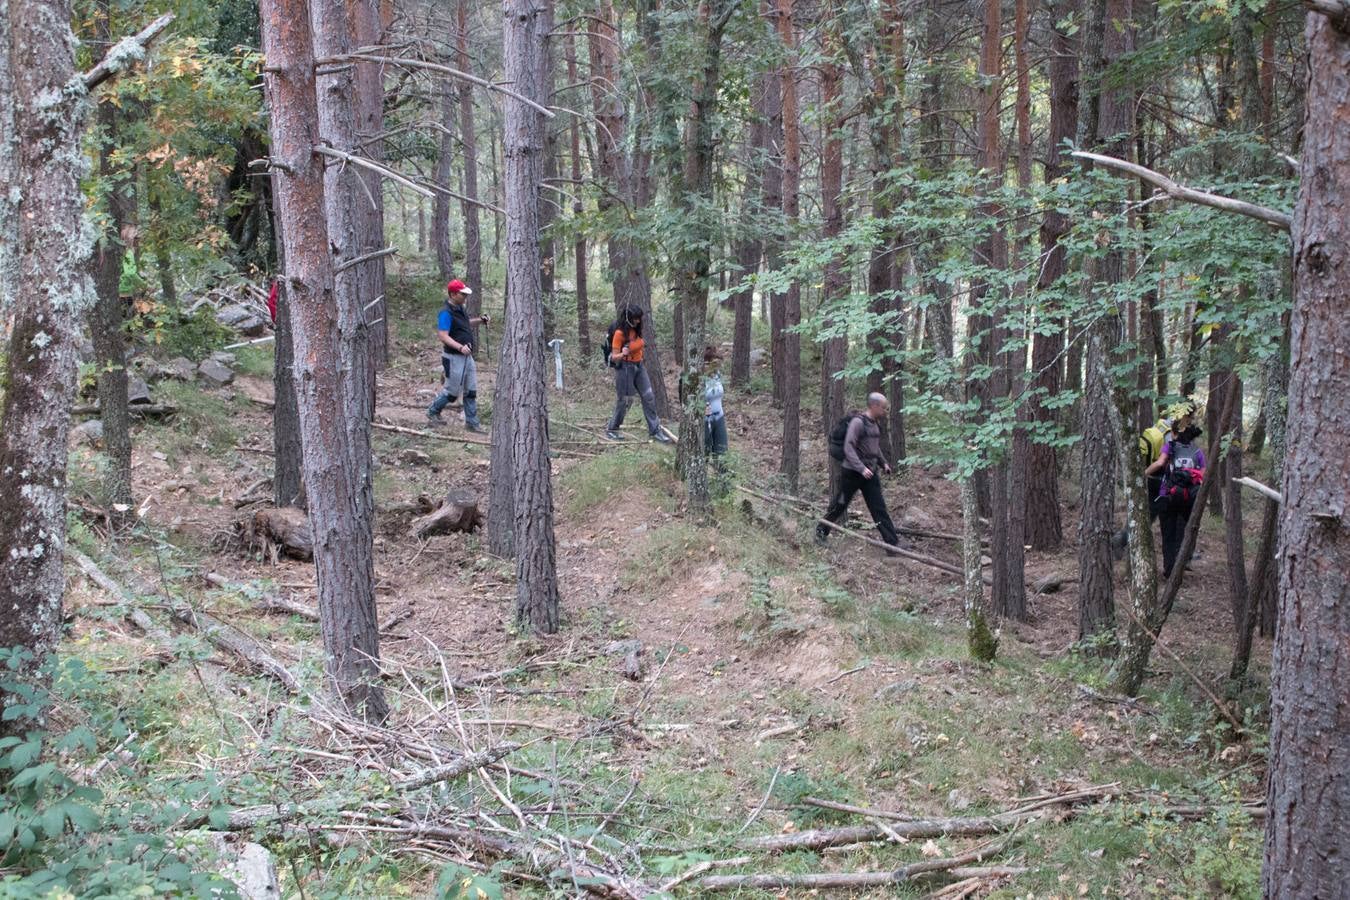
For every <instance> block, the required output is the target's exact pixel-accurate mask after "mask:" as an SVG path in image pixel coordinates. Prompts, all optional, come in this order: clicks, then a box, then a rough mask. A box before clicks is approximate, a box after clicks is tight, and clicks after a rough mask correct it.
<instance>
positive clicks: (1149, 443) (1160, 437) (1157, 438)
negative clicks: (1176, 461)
mask: <svg viewBox="0 0 1350 900" xmlns="http://www.w3.org/2000/svg"><path fill="white" fill-rule="evenodd" d="M1162 425H1163V423H1162V422H1159V423H1158V424H1157V425H1154V426H1152V427H1151V428H1145V429H1144V433H1143V434H1142V435H1140V436H1139V455H1140V456H1142V457H1143V458H1144V465H1145V466H1146V467H1147V466H1149V465H1152V463H1153V461H1154V460H1155V459H1157V458H1158V457H1159V456H1161V455H1162V448H1163V443H1164V442H1166V440H1167V429H1165V428H1163V427H1162Z"/></svg>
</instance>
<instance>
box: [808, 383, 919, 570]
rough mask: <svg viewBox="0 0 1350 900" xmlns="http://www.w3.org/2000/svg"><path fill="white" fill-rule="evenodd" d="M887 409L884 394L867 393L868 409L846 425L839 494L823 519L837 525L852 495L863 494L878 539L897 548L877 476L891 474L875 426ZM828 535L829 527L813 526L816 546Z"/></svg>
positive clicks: (888, 404) (883, 416) (878, 429)
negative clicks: (878, 532)
mask: <svg viewBox="0 0 1350 900" xmlns="http://www.w3.org/2000/svg"><path fill="white" fill-rule="evenodd" d="M890 409H891V404H890V401H889V400H887V399H886V396H885V395H884V394H868V395H867V410H866V411H865V412H864V413H863V414H862V415H860V416H854V417H853V421H851V422H849V423H848V433H847V434H846V435H845V436H844V461H843V463H842V464H841V469H842V477H841V478H840V479H839V491H838V492H837V493H836V494H835V495H834V496H833V497H831V498H830V508H829V509H828V510H827V511H826V512H825V518H826V520H828V521H830V522H834V523H836V524H838V523H839V522H840V521H841V520H842V519H843V518H844V516H845V514H847V513H848V505H849V503H851V502H853V495H854V494H856V493H857V492H858V491H862V495H863V500H864V502H866V503H867V511H868V512H869V513H871V514H872V521H873V522H876V523H877V530H878V531H880V532H881V539H882V540H883V541H885V542H886V543H887V544H890V545H891V546H893V547H898V546H899V545H900V538H899V536H898V535H897V534H896V533H895V525H894V524H892V522H891V514H890V513H889V512H888V511H887V510H886V498H885V497H884V496H882V493H881V479H880V478H879V477H878V476H879V475H880V473H882V472H885V473H886V474H887V475H889V474H890V473H891V466H890V464H889V463H888V462H886V457H884V456H882V455H881V426H880V425H879V424H878V423H879V422H880V421H881V420H882V419H884V418H885V417H886V414H887V413H888V412H890ZM829 536H830V529H829V528H827V527H825V525H823V524H819V525H817V526H816V543H817V544H824V543H825V541H826V539H828V538H829Z"/></svg>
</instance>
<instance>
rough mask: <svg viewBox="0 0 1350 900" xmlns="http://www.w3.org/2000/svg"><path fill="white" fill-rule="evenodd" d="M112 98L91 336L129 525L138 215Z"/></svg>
mask: <svg viewBox="0 0 1350 900" xmlns="http://www.w3.org/2000/svg"><path fill="white" fill-rule="evenodd" d="M100 9H101V11H102V14H101V15H100V16H99V26H98V31H99V37H100V39H101V40H102V41H103V42H104V45H105V46H106V47H111V46H112V42H113V36H112V31H111V28H112V11H111V8H110V6H109V5H108V4H107V3H101V4H100ZM125 115H126V114H125V113H124V112H121V111H119V110H118V108H117V107H116V106H114V105H113V103H112V102H110V101H106V100H105V101H104V102H102V103H100V104H99V105H98V113H97V120H98V128H99V132H100V134H99V138H100V140H99V154H98V175H99V180H100V182H101V183H102V185H103V187H104V189H105V190H106V191H107V194H106V196H105V202H106V212H107V216H108V225H107V230H106V231H104V232H103V234H102V235H100V236H99V242H98V245H97V247H96V248H95V250H94V266H93V274H94V290H95V292H96V294H97V299H96V300H95V301H94V316H93V321H92V322H91V327H90V329H89V335H90V337H91V338H92V340H93V344H94V364H95V366H96V367H97V371H98V406H99V418H100V419H101V420H102V421H103V443H104V446H105V447H106V448H107V450H106V456H107V459H108V464H107V468H106V469H105V470H104V473H103V485H104V501H105V502H106V503H107V504H108V507H109V510H110V515H111V517H112V519H113V521H114V522H117V523H119V524H125V523H126V522H127V520H128V514H129V513H130V511H131V504H132V498H131V416H130V413H129V412H128V411H127V348H126V331H125V329H124V323H123V314H122V292H121V283H122V260H123V257H124V255H125V245H124V244H123V227H124V226H125V225H127V224H128V223H129V222H130V221H131V220H132V218H133V217H134V216H135V213H136V195H135V191H134V188H135V181H134V180H133V179H132V178H131V177H129V176H130V173H128V172H127V171H125V170H123V169H120V168H119V167H118V166H116V165H115V164H114V162H113V153H114V151H115V150H116V149H117V148H118V146H119V130H120V129H119V125H120V120H121V119H122V118H123V117H124V116H125Z"/></svg>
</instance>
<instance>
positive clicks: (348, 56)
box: [314, 52, 556, 119]
mask: <svg viewBox="0 0 1350 900" xmlns="http://www.w3.org/2000/svg"><path fill="white" fill-rule="evenodd" d="M343 62H374V63H388V64H389V65H391V66H403V67H405V68H409V69H426V70H428V71H431V72H440V73H441V74H442V75H449V76H450V77H451V78H458V79H460V80H461V81H467V82H469V84H476V85H478V86H479V87H481V88H484V89H486V90H489V91H496V92H497V93H499V94H505V95H506V96H508V97H510V98H511V99H512V100H519V101H520V102H521V103H524V104H525V105H526V106H528V107H530V108H531V109H536V110H538V111H539V112H541V113H543V114H544V116H545V117H546V118H549V119H553V118H556V116H555V114H554V112H553V111H552V110H551V109H549V108H548V107H547V106H542V105H540V104H538V103H535V102H534V101H533V100H531V99H530V98H529V97H526V96H524V95H522V94H518V93H516V92H515V91H513V90H511V89H510V88H504V87H502V86H501V85H499V84H493V83H492V82H491V81H488V80H486V79H484V78H479V77H478V76H477V75H470V74H469V73H468V72H464V71H461V70H460V69H455V68H451V67H450V66H443V65H441V64H440V63H433V62H427V61H426V60H423V59H410V58H408V57H404V56H380V55H378V54H374V53H360V52H357V53H345V54H343V55H341V56H324V57H321V58H319V59H316V60H314V65H315V66H328V65H332V64H334V63H343Z"/></svg>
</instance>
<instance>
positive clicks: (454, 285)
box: [445, 278, 473, 294]
mask: <svg viewBox="0 0 1350 900" xmlns="http://www.w3.org/2000/svg"><path fill="white" fill-rule="evenodd" d="M445 289H446V290H447V291H449V292H450V293H452V294H472V293H473V291H471V290H470V289H469V287H468V286H467V285H466V284H465V283H464V282H462V281H460V280H459V279H458V278H456V279H455V280H454V281H452V282H450V283H449V284H447V285H446V286H445Z"/></svg>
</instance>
